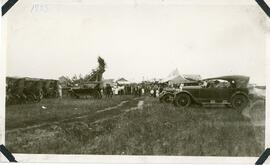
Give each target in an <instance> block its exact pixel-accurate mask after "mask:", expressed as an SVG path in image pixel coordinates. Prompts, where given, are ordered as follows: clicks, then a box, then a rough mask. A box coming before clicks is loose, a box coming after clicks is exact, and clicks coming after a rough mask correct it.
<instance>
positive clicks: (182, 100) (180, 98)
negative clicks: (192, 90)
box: [174, 93, 191, 107]
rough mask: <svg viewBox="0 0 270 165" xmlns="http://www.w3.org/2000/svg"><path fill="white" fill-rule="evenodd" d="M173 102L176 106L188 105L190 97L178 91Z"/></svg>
mask: <svg viewBox="0 0 270 165" xmlns="http://www.w3.org/2000/svg"><path fill="white" fill-rule="evenodd" d="M174 104H175V105H176V106H177V107H188V106H189V105H190V104H191V98H190V96H189V95H188V94H186V93H180V94H178V95H177V96H176V98H175V100H174Z"/></svg>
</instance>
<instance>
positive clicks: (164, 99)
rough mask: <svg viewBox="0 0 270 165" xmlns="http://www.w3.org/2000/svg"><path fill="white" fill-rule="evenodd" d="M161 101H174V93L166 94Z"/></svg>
mask: <svg viewBox="0 0 270 165" xmlns="http://www.w3.org/2000/svg"><path fill="white" fill-rule="evenodd" d="M160 102H162V103H172V102H173V95H171V94H165V95H164V96H162V97H161V98H160Z"/></svg>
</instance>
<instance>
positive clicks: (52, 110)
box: [6, 96, 131, 130]
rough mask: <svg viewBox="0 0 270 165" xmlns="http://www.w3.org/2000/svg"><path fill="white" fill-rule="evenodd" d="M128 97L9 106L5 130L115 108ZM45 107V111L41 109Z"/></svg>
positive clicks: (49, 100) (43, 101)
mask: <svg viewBox="0 0 270 165" xmlns="http://www.w3.org/2000/svg"><path fill="white" fill-rule="evenodd" d="M129 99H131V97H130V96H115V97H112V98H109V99H106V98H103V99H100V100H98V99H71V98H65V99H45V100H42V101H41V102H39V103H36V104H22V105H11V106H7V107H6V130H9V129H12V128H21V127H27V126H31V125H35V124H41V123H46V122H48V123H49V122H53V121H59V120H63V119H66V118H69V117H72V116H74V115H75V116H78V115H81V114H84V113H92V112H96V111H97V110H100V109H104V108H107V107H111V106H116V105H117V104H119V103H120V102H121V101H123V100H129ZM42 106H45V107H46V109H43V108H42Z"/></svg>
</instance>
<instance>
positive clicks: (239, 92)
mask: <svg viewBox="0 0 270 165" xmlns="http://www.w3.org/2000/svg"><path fill="white" fill-rule="evenodd" d="M236 95H244V96H245V97H246V98H247V99H248V101H249V102H250V99H249V96H248V94H247V93H245V92H242V91H237V92H235V93H234V94H233V95H232V96H231V98H230V102H232V98H233V97H234V96H236Z"/></svg>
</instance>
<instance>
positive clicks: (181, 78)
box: [160, 69, 188, 84]
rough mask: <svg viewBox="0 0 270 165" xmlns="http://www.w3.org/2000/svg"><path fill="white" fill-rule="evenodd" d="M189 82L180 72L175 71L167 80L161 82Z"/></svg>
mask: <svg viewBox="0 0 270 165" xmlns="http://www.w3.org/2000/svg"><path fill="white" fill-rule="evenodd" d="M187 81H188V80H187V79H185V78H184V76H182V75H180V73H179V70H178V69H175V70H173V71H172V72H171V73H170V74H169V75H168V76H167V77H166V78H164V79H162V80H161V81H160V82H161V83H166V82H169V83H173V84H177V83H184V82H187Z"/></svg>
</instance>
